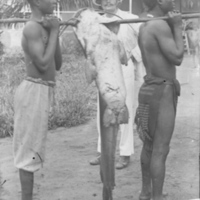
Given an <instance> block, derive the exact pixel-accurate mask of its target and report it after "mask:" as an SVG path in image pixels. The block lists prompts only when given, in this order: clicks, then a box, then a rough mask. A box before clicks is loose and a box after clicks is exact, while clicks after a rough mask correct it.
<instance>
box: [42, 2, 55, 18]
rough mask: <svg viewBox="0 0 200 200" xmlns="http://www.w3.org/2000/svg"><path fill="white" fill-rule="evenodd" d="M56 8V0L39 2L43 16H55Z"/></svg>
mask: <svg viewBox="0 0 200 200" xmlns="http://www.w3.org/2000/svg"><path fill="white" fill-rule="evenodd" d="M55 8H56V0H39V9H40V10H41V12H42V13H43V14H49V15H50V14H53V11H54V9H55Z"/></svg>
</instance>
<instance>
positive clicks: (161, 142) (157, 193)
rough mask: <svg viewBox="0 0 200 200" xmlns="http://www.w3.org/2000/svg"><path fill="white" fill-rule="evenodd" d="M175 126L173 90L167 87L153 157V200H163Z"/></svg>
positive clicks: (162, 102)
mask: <svg viewBox="0 0 200 200" xmlns="http://www.w3.org/2000/svg"><path fill="white" fill-rule="evenodd" d="M174 124H175V110H174V103H173V88H172V86H170V85H167V86H166V87H165V89H164V92H163V97H162V99H161V101H160V109H159V114H158V121H157V127H156V131H155V135H154V141H153V152H152V157H151V164H150V169H151V176H152V186H153V191H152V192H153V200H163V196H162V190H163V184H164V178H165V162H166V159H167V155H168V153H169V144H170V140H171V137H172V133H173V130H174Z"/></svg>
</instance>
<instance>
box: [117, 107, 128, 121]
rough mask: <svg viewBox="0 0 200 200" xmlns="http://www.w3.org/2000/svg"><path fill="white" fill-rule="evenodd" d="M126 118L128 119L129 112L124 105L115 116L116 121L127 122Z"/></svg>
mask: <svg viewBox="0 0 200 200" xmlns="http://www.w3.org/2000/svg"><path fill="white" fill-rule="evenodd" d="M128 120H129V112H128V108H127V106H126V105H125V106H124V107H123V108H122V109H121V110H120V112H119V115H118V117H117V123H118V124H127V123H128Z"/></svg>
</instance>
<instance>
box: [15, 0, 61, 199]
mask: <svg viewBox="0 0 200 200" xmlns="http://www.w3.org/2000/svg"><path fill="white" fill-rule="evenodd" d="M27 1H28V3H29V4H30V7H31V11H32V14H31V18H30V20H29V22H27V24H26V26H25V27H24V30H23V34H22V48H23V50H24V54H25V61H26V73H27V77H26V79H25V80H24V81H23V82H22V83H21V84H20V86H19V87H18V88H17V91H16V94H15V98H14V101H15V102H14V109H15V116H14V139H13V146H14V165H15V166H16V167H17V168H18V169H19V176H20V182H21V190H22V198H21V199H22V200H32V196H33V195H32V192H33V179H34V172H36V171H37V170H39V169H40V167H41V166H42V165H43V162H44V156H45V152H44V150H45V142H46V136H47V131H48V114H49V108H50V106H51V105H50V104H51V100H52V98H53V86H54V85H55V75H56V70H59V69H60V68H61V64H62V58H61V52H60V45H59V39H58V34H59V21H58V20H57V19H56V18H55V17H54V18H48V17H47V16H46V15H48V14H53V10H54V5H55V3H56V1H55V0H27Z"/></svg>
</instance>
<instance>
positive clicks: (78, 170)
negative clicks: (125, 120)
mask: <svg viewBox="0 0 200 200" xmlns="http://www.w3.org/2000/svg"><path fill="white" fill-rule="evenodd" d="M188 64H189V61H186V62H185V63H184V67H185V69H186V66H188ZM188 72H190V77H189V78H190V81H189V84H188V83H187V82H188V81H187V80H186V79H182V81H181V82H182V96H181V97H180V98H179V104H178V112H177V120H176V127H175V132H174V136H173V138H172V143H171V151H170V154H169V157H168V160H167V171H166V181H165V186H164V190H165V191H167V192H168V193H169V195H168V196H167V197H166V198H165V199H166V200H189V199H195V198H197V197H198V196H199V164H198V156H199V92H200V89H199V76H197V70H193V69H190V70H189V71H188ZM197 86H198V87H197ZM96 142H97V130H96V124H95V119H93V120H91V121H90V122H89V123H88V124H86V125H82V126H78V127H75V128H70V129H57V130H56V131H53V132H49V135H48V141H47V158H46V163H45V165H44V168H42V169H41V170H40V171H39V172H37V173H36V175H35V188H34V200H101V199H102V198H101V193H102V184H101V181H100V176H99V166H90V165H89V163H88V161H89V160H90V159H91V158H92V157H93V156H94V155H95V152H96ZM134 143H135V154H134V155H133V156H132V157H131V163H130V166H129V167H128V168H127V169H124V170H120V171H116V187H115V189H114V200H138V195H139V191H140V186H141V173H140V162H139V157H140V150H141V141H140V140H139V139H138V136H137V135H136V134H135V141H134ZM0 152H1V156H0V177H1V179H0V181H1V183H2V182H3V181H4V180H6V182H5V183H4V184H3V186H2V187H1V188H0V200H20V185H19V179H18V173H17V169H15V168H14V167H13V158H12V139H11V138H6V139H1V140H0Z"/></svg>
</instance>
